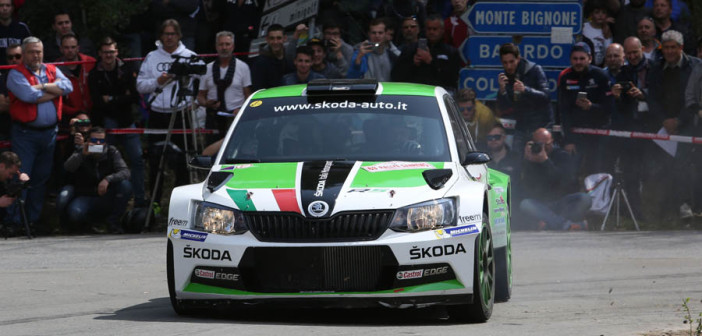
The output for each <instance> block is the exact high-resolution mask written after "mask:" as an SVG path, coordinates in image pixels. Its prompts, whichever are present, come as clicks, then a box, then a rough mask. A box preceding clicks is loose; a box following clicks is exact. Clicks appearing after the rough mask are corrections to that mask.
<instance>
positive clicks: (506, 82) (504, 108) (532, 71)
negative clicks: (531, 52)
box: [497, 43, 553, 152]
mask: <svg viewBox="0 0 702 336" xmlns="http://www.w3.org/2000/svg"><path fill="white" fill-rule="evenodd" d="M500 61H501V62H502V68H503V70H504V72H503V73H501V74H499V75H498V77H497V82H498V84H499V86H500V89H499V92H498V94H497V106H498V109H499V111H500V113H499V114H498V115H499V116H500V117H502V118H509V119H514V120H516V122H517V124H516V126H515V130H514V140H513V142H512V144H513V146H512V148H514V150H515V151H517V152H519V151H521V150H522V148H524V142H525V141H527V139H528V138H529V136H530V134H531V133H532V132H534V131H535V130H536V129H537V128H540V127H548V126H550V124H552V123H553V110H552V109H551V96H550V93H549V90H548V81H547V79H546V74H545V73H544V71H543V69H541V66H539V65H538V64H535V63H533V62H530V61H528V60H526V59H524V58H522V57H521V56H520V53H519V48H517V46H516V45H514V44H512V43H505V44H503V45H502V46H500Z"/></svg>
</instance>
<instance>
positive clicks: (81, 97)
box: [56, 33, 102, 128]
mask: <svg viewBox="0 0 702 336" xmlns="http://www.w3.org/2000/svg"><path fill="white" fill-rule="evenodd" d="M61 55H62V56H61V57H60V58H59V59H58V60H56V61H57V62H85V63H77V64H69V65H60V66H59V69H61V71H62V72H63V74H64V75H66V77H68V79H69V80H71V85H72V86H73V92H71V94H69V95H68V96H66V100H65V101H64V102H63V115H64V116H65V118H63V122H62V123H61V126H68V121H69V120H71V118H72V117H73V116H75V115H76V114H78V112H85V113H87V114H88V115H91V113H90V112H91V110H92V108H93V103H92V101H91V100H90V91H89V89H88V74H89V73H90V70H92V69H93V68H94V67H95V58H93V57H90V56H88V55H85V54H82V53H80V46H78V38H77V37H76V35H74V34H72V33H69V34H66V35H63V37H61ZM91 119H92V120H93V122H94V123H95V124H98V125H101V124H102V122H101V121H100V120H95V118H92V115H91ZM62 128H63V127H62Z"/></svg>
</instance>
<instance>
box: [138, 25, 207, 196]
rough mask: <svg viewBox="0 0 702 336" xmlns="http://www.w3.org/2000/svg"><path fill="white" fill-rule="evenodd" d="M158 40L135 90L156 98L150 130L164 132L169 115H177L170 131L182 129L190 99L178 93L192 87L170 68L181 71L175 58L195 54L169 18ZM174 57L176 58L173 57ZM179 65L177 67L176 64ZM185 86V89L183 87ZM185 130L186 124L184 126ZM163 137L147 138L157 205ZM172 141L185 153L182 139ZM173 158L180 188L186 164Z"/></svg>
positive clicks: (180, 62) (151, 108)
mask: <svg viewBox="0 0 702 336" xmlns="http://www.w3.org/2000/svg"><path fill="white" fill-rule="evenodd" d="M159 35H160V41H158V42H156V45H157V49H156V50H154V51H151V52H149V54H148V55H146V59H144V62H143V63H142V64H141V69H140V70H139V75H138V76H137V80H136V86H137V91H139V93H141V94H152V95H156V97H155V98H152V99H153V101H152V102H151V105H150V106H149V109H150V111H149V112H150V113H149V121H148V123H149V124H148V125H149V127H150V128H157V129H167V128H168V126H169V123H170V119H171V113H177V114H176V118H175V123H174V124H173V129H182V128H183V127H184V125H183V124H184V121H183V114H182V113H179V112H180V111H182V110H184V109H186V108H187V107H188V105H189V103H190V99H189V98H190V97H185V98H183V97H182V96H181V95H180V94H179V93H181V92H182V91H181V90H182V89H188V88H190V86H191V85H192V83H191V80H190V78H187V77H183V76H180V78H179V76H176V74H174V73H173V72H175V71H172V70H173V69H172V68H175V69H181V68H182V66H181V65H180V64H182V63H183V62H186V61H183V60H178V59H176V58H179V57H183V58H187V57H191V56H193V55H195V53H194V52H192V51H190V50H188V49H187V48H186V47H185V45H183V43H181V42H180V39H181V37H182V33H181V30H180V25H179V24H178V21H176V20H173V19H168V20H166V21H164V22H163V24H161V29H160V34H159ZM174 56H175V57H174ZM174 62H178V64H179V65H175V64H174ZM183 86H185V87H183ZM185 126H186V128H187V126H188V125H185ZM165 138H166V136H165V135H149V138H148V140H149V154H150V157H149V181H150V182H151V183H152V184H154V185H152V188H151V191H152V192H153V191H154V190H157V194H156V198H155V201H156V202H160V200H161V191H162V188H161V185H162V184H163V179H161V181H159V182H160V183H159V185H158V186H156V185H155V181H156V176H157V175H158V168H159V164H158V163H159V158H160V153H161V150H162V148H164V147H166V145H163V144H160V145H157V143H159V142H162V141H164V140H165ZM171 141H172V142H173V143H174V144H175V145H176V146H178V147H180V149H181V150H184V149H185V147H184V145H183V138H182V137H180V136H174V137H172V138H171ZM175 156H177V157H176V158H173V159H172V160H168V162H171V163H173V165H172V166H171V167H172V168H173V169H174V170H175V175H176V183H175V185H176V186H178V185H183V184H187V183H188V170H187V163H186V162H185V155H182V152H180V154H178V153H176V154H175Z"/></svg>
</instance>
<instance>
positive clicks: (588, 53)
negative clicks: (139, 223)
mask: <svg viewBox="0 0 702 336" xmlns="http://www.w3.org/2000/svg"><path fill="white" fill-rule="evenodd" d="M474 2H475V1H469V0H450V1H449V0H444V1H431V0H429V1H369V2H360V3H359V2H352V1H335V2H320V8H319V12H318V15H317V16H316V19H315V20H310V22H302V23H298V24H296V25H295V26H294V27H290V28H291V29H286V28H288V27H284V26H282V25H280V24H277V23H275V22H274V23H272V24H270V25H269V26H267V28H266V29H265V32H264V36H263V38H264V39H265V43H262V44H261V45H259V46H254V47H257V49H258V55H256V56H255V57H249V56H248V55H246V54H247V53H246V52H248V51H249V50H250V48H251V47H252V46H251V44H252V42H253V41H254V40H255V38H256V37H257V31H258V25H259V21H260V19H261V13H262V12H261V11H262V8H263V4H262V1H258V2H257V1H250V0H245V1H224V0H220V1H216V0H213V1H198V0H181V1H152V2H151V4H150V9H149V13H153V14H154V16H153V17H154V18H157V19H158V20H157V21H158V22H157V23H158V26H157V27H155V29H153V31H151V29H150V28H149V29H147V30H146V31H143V32H136V33H134V32H133V31H129V32H127V31H125V32H124V34H121V35H119V36H105V37H103V38H101V39H100V40H97V41H91V40H90V39H89V38H87V37H85V36H81V35H80V34H78V32H76V31H75V29H74V27H73V21H72V15H74V13H71V12H69V11H58V12H56V13H55V15H54V17H53V23H52V31H51V32H45V33H44V34H40V33H39V32H33V31H32V30H31V27H29V26H28V25H27V24H25V23H23V22H20V21H18V20H17V15H16V14H17V13H16V8H15V4H16V3H17V2H16V1H12V0H0V64H2V65H7V67H5V68H4V69H3V70H2V71H0V74H1V75H2V78H0V141H3V142H0V144H5V145H3V146H0V147H1V148H0V151H9V152H12V153H15V154H16V155H14V156H12V155H8V156H6V157H5V156H3V157H2V160H0V173H2V174H0V178H2V180H3V181H10V180H19V179H20V178H21V179H22V180H27V179H28V180H29V187H28V188H27V189H26V190H25V191H24V192H23V194H21V195H14V196H13V197H9V196H6V195H3V196H2V197H3V198H1V199H0V208H1V209H2V213H0V214H1V215H2V216H3V222H4V223H7V224H6V225H5V227H6V228H7V227H10V228H13V227H20V226H21V225H22V223H21V222H22V218H21V213H22V210H23V209H20V206H19V205H18V203H17V202H13V200H14V199H15V198H18V197H19V198H22V199H23V200H25V202H24V207H25V208H26V209H25V210H26V214H27V221H28V222H29V223H30V224H31V225H30V226H31V227H32V228H33V229H35V230H36V231H37V232H38V233H50V232H51V231H52V230H53V231H56V230H59V231H62V232H75V231H78V232H82V231H86V230H98V231H101V229H100V228H90V227H89V226H90V225H89V224H88V223H94V222H95V221H105V224H106V225H105V229H106V230H108V231H110V232H113V233H121V232H123V228H124V227H123V225H122V224H121V222H120V218H121V217H123V214H124V213H125V211H127V209H128V208H129V207H130V204H131V206H133V207H134V208H144V207H148V206H150V205H151V206H154V207H155V208H158V203H160V202H161V200H162V189H163V187H162V184H163V179H162V178H160V176H159V171H160V169H161V168H162V167H161V164H160V162H159V158H160V157H161V153H163V152H164V151H165V152H166V154H164V155H166V157H167V158H168V159H167V160H166V161H167V162H168V164H169V167H170V168H171V169H172V170H173V171H174V173H175V174H174V175H175V185H182V184H186V183H188V179H189V176H188V171H187V169H186V163H185V155H184V153H183V151H184V148H185V143H184V139H183V138H182V137H173V138H171V142H172V144H171V143H165V141H164V140H165V136H164V135H148V137H142V136H141V135H139V134H119V135H117V134H110V132H109V130H111V129H117V128H119V129H123V128H137V127H148V128H154V129H166V128H169V126H170V125H173V127H174V128H183V127H190V126H191V125H189V122H190V121H189V120H187V118H183V114H182V113H179V112H180V111H183V109H184V108H186V106H188V105H189V104H190V103H191V102H192V101H194V102H195V103H197V105H199V106H200V108H201V109H202V111H203V112H202V115H203V119H204V123H203V125H202V126H203V127H206V128H208V129H217V130H219V131H220V132H224V131H225V130H226V129H227V128H228V127H229V125H230V124H231V122H232V120H233V118H234V117H235V116H236V114H237V113H238V111H239V109H240V108H241V106H242V104H243V102H244V101H245V100H246V98H247V97H248V96H249V95H251V94H252V92H254V91H256V90H259V89H265V88H271V87H276V86H281V85H290V84H300V83H308V82H309V81H311V80H314V79H321V78H329V79H337V78H372V79H377V80H379V81H401V82H411V83H422V84H429V85H436V86H441V87H443V88H445V89H446V90H447V91H448V92H449V93H451V94H452V95H453V96H454V99H455V101H456V103H457V105H458V106H459V108H460V110H461V113H462V115H463V117H464V119H465V122H466V124H467V126H468V129H469V130H470V133H471V136H472V137H473V139H474V141H475V142H476V143H477V144H478V146H479V148H482V149H483V150H485V151H487V152H488V153H490V155H491V157H492V158H493V160H492V162H491V163H490V164H489V166H491V167H493V168H496V169H499V170H501V171H503V172H506V173H507V174H509V175H510V176H511V178H512V183H513V192H514V196H515V197H514V198H515V200H516V201H515V202H513V209H514V210H516V211H519V213H518V215H519V216H518V217H519V218H523V219H524V220H523V224H521V225H524V227H528V228H541V229H584V228H586V227H587V221H586V220H585V217H586V214H587V211H588V209H589V208H590V205H591V199H590V197H589V196H588V194H587V190H583V188H582V180H583V178H584V177H586V176H587V175H590V174H594V173H602V172H608V173H611V174H614V173H615V172H620V171H621V173H622V174H621V180H622V182H623V185H624V188H625V190H626V193H627V194H628V196H629V200H630V201H631V203H632V207H633V209H634V212H635V214H636V216H637V217H638V218H642V217H644V216H648V215H651V213H650V212H648V213H646V212H644V211H643V210H644V203H646V202H652V203H649V204H655V205H656V206H655V207H656V208H657V211H654V212H653V218H651V220H663V219H665V218H669V217H670V216H673V215H675V216H677V215H679V214H680V215H683V217H688V216H690V215H692V214H693V213H695V212H696V213H700V212H702V202H699V201H698V202H697V203H694V202H693V201H694V200H700V199H702V176H700V177H698V176H697V175H698V174H697V170H699V169H698V168H699V167H700V166H702V148H698V147H700V146H699V145H692V144H685V143H678V144H677V145H676V146H672V149H671V146H658V145H655V144H654V143H652V142H651V141H644V140H634V139H617V138H610V137H601V136H591V135H583V134H578V133H575V132H572V129H573V128H577V127H580V128H595V129H610V128H613V129H618V130H625V131H635V132H652V133H659V134H669V135H673V134H675V135H689V136H697V137H699V136H702V123H700V119H701V118H702V88H701V87H702V61H700V59H699V58H698V57H700V56H702V43H699V41H698V40H697V37H696V34H695V32H694V30H693V27H692V25H691V20H690V19H691V13H690V9H689V8H688V6H687V4H686V2H685V1H684V0H648V1H646V0H626V1H624V0H622V1H620V0H586V1H585V2H584V16H585V17H586V20H584V21H585V23H584V25H583V29H582V34H581V35H578V36H577V38H576V42H575V43H574V44H573V46H572V47H571V52H570V55H569V56H570V66H569V67H568V68H566V69H565V70H563V71H562V72H561V74H560V76H559V78H558V82H557V88H556V91H557V92H556V93H557V100H556V101H552V98H551V97H552V95H551V91H550V89H549V85H548V80H547V78H546V75H545V73H544V70H543V69H542V67H541V66H540V65H539V64H537V63H535V62H534V60H529V59H526V58H524V57H523V55H522V54H521V53H520V48H519V45H518V44H513V43H506V44H504V45H502V46H501V47H500V49H499V57H500V62H501V64H502V68H503V71H502V72H501V73H500V74H499V76H498V77H497V78H495V79H494V80H495V82H496V83H497V84H498V90H497V92H495V94H496V100H495V101H489V102H482V101H480V100H478V99H476V92H475V91H474V89H475V88H465V87H462V85H460V84H459V79H458V78H459V72H460V70H461V69H462V68H464V67H466V66H470V59H466V57H465V56H464V55H462V54H461V52H459V48H462V46H463V45H464V43H467V38H468V37H469V36H470V35H472V34H474V32H473V31H472V30H471V28H470V26H469V25H468V24H466V22H464V21H463V19H461V17H465V15H464V14H465V13H466V12H467V11H468V10H469V9H470V7H471V6H472V5H473V4H474ZM21 3H22V4H23V6H32V2H31V1H26V2H21ZM132 19H134V18H132ZM315 24H316V25H315ZM34 34H36V35H34ZM35 36H42V37H44V39H39V38H38V37H35ZM150 38H151V39H150ZM151 41H155V45H156V49H155V50H147V48H148V47H146V46H148V45H149V43H150V42H151ZM470 47H471V46H470V45H468V48H470ZM255 49H256V48H255ZM120 50H124V51H123V53H122V54H124V55H129V56H142V54H146V55H145V58H144V59H143V61H141V62H135V61H133V60H129V61H126V60H124V58H123V57H120ZM142 50H143V51H144V52H143V53H142ZM211 52H215V53H216V56H214V57H213V58H212V59H207V62H206V65H205V66H204V70H203V72H202V74H201V75H198V76H187V77H186V78H183V76H178V75H177V74H175V73H174V71H170V70H171V69H172V68H173V64H174V62H179V60H184V59H189V58H190V57H191V56H193V55H196V54H204V53H211ZM56 62H58V63H56ZM52 63H56V64H52ZM203 65H204V64H203ZM187 89H190V90H191V91H192V94H191V95H190V96H187V95H184V94H183V92H184V91H185V90H187ZM174 114H175V117H174V118H171V117H172V116H173V115H174ZM193 122H195V121H193ZM505 125H507V127H505ZM557 126H560V130H559V129H558V127H557ZM142 140H146V144H142ZM217 140H218V138H216V137H214V138H208V139H207V144H211V143H213V142H216V141H217ZM8 143H9V144H10V145H9V146H7V145H6V144H8ZM147 168H148V169H149V173H148V174H147V173H146V169H147ZM2 184H3V190H5V189H6V188H5V184H6V183H5V182H3V183H2ZM149 194H151V195H149ZM46 195H52V196H53V197H55V199H56V202H55V207H56V211H58V216H57V217H58V218H60V227H58V228H55V227H54V228H52V227H49V225H48V224H47V223H44V222H42V216H41V214H42V212H43V211H46V210H47V209H43V207H44V205H45V203H46V200H45V197H46ZM150 199H153V200H154V201H155V203H156V204H155V205H153V204H150ZM681 210H682V213H679V212H680V211H681ZM515 217H516V216H513V218H515Z"/></svg>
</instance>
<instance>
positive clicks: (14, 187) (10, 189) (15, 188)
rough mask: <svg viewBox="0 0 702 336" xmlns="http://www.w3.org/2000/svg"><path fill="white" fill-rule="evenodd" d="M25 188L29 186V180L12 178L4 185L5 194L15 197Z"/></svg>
mask: <svg viewBox="0 0 702 336" xmlns="http://www.w3.org/2000/svg"><path fill="white" fill-rule="evenodd" d="M27 188H29V181H20V180H18V179H13V180H11V181H10V182H9V183H8V184H7V186H6V187H5V195H6V196H7V197H17V196H19V195H20V194H22V191H23V190H25V189H27Z"/></svg>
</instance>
